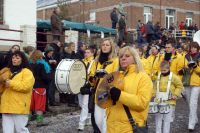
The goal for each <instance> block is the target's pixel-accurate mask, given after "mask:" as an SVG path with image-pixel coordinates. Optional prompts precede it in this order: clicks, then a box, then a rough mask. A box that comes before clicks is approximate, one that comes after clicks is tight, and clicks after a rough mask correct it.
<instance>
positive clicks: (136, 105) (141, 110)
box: [106, 65, 153, 133]
mask: <svg viewBox="0 0 200 133" xmlns="http://www.w3.org/2000/svg"><path fill="white" fill-rule="evenodd" d="M127 71H128V73H127V74H126V76H125V77H124V89H123V91H121V95H120V98H119V100H118V101H117V103H116V105H114V106H112V107H110V108H107V110H106V114H107V133H133V129H132V126H131V125H130V123H129V120H128V117H127V115H126V112H125V110H124V108H123V104H124V105H126V106H128V108H129V110H130V112H131V114H132V116H133V118H134V120H135V121H136V123H137V124H138V126H140V127H142V126H144V125H145V123H146V120H147V116H148V110H149V102H150V99H151V97H152V92H153V85H152V81H151V79H150V77H149V76H148V75H147V74H146V73H145V72H139V73H137V72H136V66H135V65H130V66H129V67H128V69H127Z"/></svg>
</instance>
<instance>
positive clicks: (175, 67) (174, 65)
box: [160, 54, 184, 75]
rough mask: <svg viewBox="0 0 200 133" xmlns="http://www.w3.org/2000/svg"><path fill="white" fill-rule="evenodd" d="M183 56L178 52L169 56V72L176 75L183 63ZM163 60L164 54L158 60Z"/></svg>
mask: <svg viewBox="0 0 200 133" xmlns="http://www.w3.org/2000/svg"><path fill="white" fill-rule="evenodd" d="M183 58H184V57H183V56H180V55H179V54H176V55H175V54H173V55H172V56H171V60H170V70H171V72H173V73H174V74H176V75H178V71H179V70H181V69H182V68H183V63H182V62H181V60H183ZM163 60H164V56H162V58H161V60H160V61H161V62H162V61H163ZM161 62H160V63H161Z"/></svg>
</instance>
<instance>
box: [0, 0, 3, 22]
mask: <svg viewBox="0 0 200 133" xmlns="http://www.w3.org/2000/svg"><path fill="white" fill-rule="evenodd" d="M0 24H3V0H0Z"/></svg>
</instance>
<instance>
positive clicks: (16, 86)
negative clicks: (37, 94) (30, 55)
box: [0, 68, 35, 114]
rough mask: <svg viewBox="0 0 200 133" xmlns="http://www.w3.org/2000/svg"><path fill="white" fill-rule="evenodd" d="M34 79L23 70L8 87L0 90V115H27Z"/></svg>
mask: <svg viewBox="0 0 200 133" xmlns="http://www.w3.org/2000/svg"><path fill="white" fill-rule="evenodd" d="M34 82H35V79H34V77H33V74H32V72H31V71H30V70H29V69H27V68H24V69H22V71H21V72H19V73H18V74H17V75H15V77H14V78H13V79H11V80H10V87H9V88H6V87H5V86H4V85H3V86H1V87H0V90H4V91H3V93H2V96H1V105H0V112H1V113H9V114H29V111H30V103H31V94H32V89H33V85H34Z"/></svg>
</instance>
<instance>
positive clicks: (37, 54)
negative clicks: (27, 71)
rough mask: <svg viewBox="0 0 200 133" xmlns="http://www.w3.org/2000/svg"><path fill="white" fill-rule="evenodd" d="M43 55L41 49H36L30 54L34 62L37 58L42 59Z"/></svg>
mask: <svg viewBox="0 0 200 133" xmlns="http://www.w3.org/2000/svg"><path fill="white" fill-rule="evenodd" d="M42 57H43V54H42V52H41V51H40V50H35V51H34V52H33V53H32V54H31V56H30V60H31V61H32V62H33V63H36V61H37V60H39V59H41V58H42Z"/></svg>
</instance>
